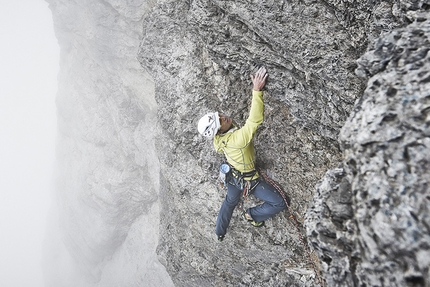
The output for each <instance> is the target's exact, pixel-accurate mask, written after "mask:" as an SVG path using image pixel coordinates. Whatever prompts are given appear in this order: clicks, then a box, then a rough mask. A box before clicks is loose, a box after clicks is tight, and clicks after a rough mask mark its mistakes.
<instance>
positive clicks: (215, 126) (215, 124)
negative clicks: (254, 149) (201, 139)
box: [197, 112, 233, 138]
mask: <svg viewBox="0 0 430 287" xmlns="http://www.w3.org/2000/svg"><path fill="white" fill-rule="evenodd" d="M232 125H233V120H232V119H231V118H229V117H227V116H224V115H219V114H218V112H214V113H208V114H206V115H204V116H203V117H202V118H201V119H200V120H199V123H198V125H197V129H198V130H199V133H200V134H201V135H203V136H205V137H207V138H213V137H214V136H215V135H216V134H217V133H221V134H222V133H225V132H226V131H228V130H229V129H230V128H231V127H232Z"/></svg>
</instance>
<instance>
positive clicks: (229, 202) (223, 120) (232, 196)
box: [198, 67, 286, 241]
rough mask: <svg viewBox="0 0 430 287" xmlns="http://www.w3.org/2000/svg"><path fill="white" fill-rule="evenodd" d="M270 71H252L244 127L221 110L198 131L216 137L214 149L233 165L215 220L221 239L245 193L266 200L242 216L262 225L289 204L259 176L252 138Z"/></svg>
mask: <svg viewBox="0 0 430 287" xmlns="http://www.w3.org/2000/svg"><path fill="white" fill-rule="evenodd" d="M266 79H267V72H266V69H265V68H264V67H261V68H260V69H259V70H258V71H257V73H256V74H255V76H253V75H251V80H252V83H253V91H252V103H251V110H250V113H249V117H248V119H247V120H246V123H245V125H244V126H243V127H242V128H238V127H236V126H235V125H234V124H233V120H232V119H231V118H229V117H227V116H225V115H220V114H218V112H214V113H208V114H206V115H204V116H203V117H202V118H201V119H200V120H199V123H198V131H199V133H200V134H202V135H203V136H205V137H207V138H213V143H214V147H215V150H216V151H217V152H220V153H224V155H225V157H226V159H227V162H228V163H229V165H230V168H231V172H230V173H229V174H228V175H227V178H226V184H227V195H226V197H225V199H224V202H223V203H222V205H221V209H220V210H219V213H218V218H217V222H216V231H215V233H216V235H217V236H218V240H219V241H222V240H223V239H224V236H225V234H226V233H227V228H228V226H229V224H230V219H231V217H232V214H233V210H234V208H235V207H236V205H237V204H238V203H239V200H240V198H241V196H242V194H244V196H246V195H247V194H248V193H252V194H254V196H255V197H257V198H259V199H261V200H263V201H264V203H263V204H261V205H258V206H255V207H252V208H249V209H248V210H246V211H244V212H243V213H242V216H243V217H244V218H245V219H246V220H247V221H248V222H249V223H250V224H252V225H253V226H255V227H260V226H263V225H264V221H265V220H266V219H268V218H270V217H272V216H274V215H275V214H277V213H278V212H280V211H282V210H284V209H285V208H286V203H285V201H284V198H283V197H282V196H281V194H279V192H278V191H277V190H276V189H275V188H274V187H273V186H272V185H270V184H268V183H267V182H265V181H262V180H260V174H259V173H258V172H257V170H256V167H255V152H254V144H253V142H252V140H253V138H254V135H255V132H256V130H257V127H258V126H259V125H260V124H261V123H262V122H263V113H264V103H263V91H262V89H263V88H264V86H265V84H266Z"/></svg>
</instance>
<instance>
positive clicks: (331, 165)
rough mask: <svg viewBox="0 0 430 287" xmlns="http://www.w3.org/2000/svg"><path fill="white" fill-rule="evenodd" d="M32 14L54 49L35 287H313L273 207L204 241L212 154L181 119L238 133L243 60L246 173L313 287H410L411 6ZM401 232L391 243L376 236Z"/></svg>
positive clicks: (166, 2) (59, 9)
mask: <svg viewBox="0 0 430 287" xmlns="http://www.w3.org/2000/svg"><path fill="white" fill-rule="evenodd" d="M48 2H49V3H50V8H51V10H52V11H53V17H54V22H55V30H56V35H57V37H58V40H59V44H60V47H61V63H60V65H61V70H60V74H59V92H58V96H57V106H58V126H59V139H58V156H57V158H58V181H57V184H56V189H57V193H56V198H57V200H56V202H57V207H58V208H57V209H58V214H59V216H58V217H59V222H57V223H53V225H52V226H51V230H56V229H58V230H57V231H59V233H57V236H58V237H55V234H54V232H51V233H48V234H49V235H51V238H50V239H51V241H50V243H51V244H49V248H50V249H49V251H50V256H49V258H48V260H47V261H48V262H49V264H48V266H49V268H47V269H48V270H49V272H47V274H48V276H47V277H48V278H49V279H48V283H49V284H48V286H172V285H175V286H199V287H200V286H317V285H318V280H317V278H316V277H315V276H316V275H315V273H314V269H313V267H312V264H311V262H310V261H309V258H308V254H307V253H306V252H305V251H304V246H303V244H302V242H301V240H300V236H299V233H298V231H297V230H296V227H295V225H294V221H293V220H291V219H290V214H289V212H288V211H286V212H283V213H281V214H279V215H277V216H276V217H274V218H273V219H270V220H268V221H267V222H266V226H265V227H264V228H261V229H255V228H252V227H251V226H250V225H248V224H247V223H246V222H244V221H243V220H241V219H240V216H239V211H237V212H235V213H234V215H233V219H232V222H231V225H230V228H229V230H228V234H227V236H226V239H225V241H224V242H222V243H219V242H217V241H216V237H215V234H214V228H215V219H216V215H217V212H218V209H219V207H220V205H221V203H222V200H223V198H224V196H225V190H224V189H222V188H221V187H219V186H218V185H217V183H216V177H217V170H218V165H219V164H220V163H221V162H222V161H223V158H222V156H220V155H217V154H215V152H214V151H213V148H212V144H211V143H210V142H208V141H206V140H204V139H203V138H202V137H200V136H199V135H198V134H197V131H196V122H197V120H198V118H199V117H200V116H201V115H203V114H204V113H206V112H208V111H210V110H218V111H220V112H223V113H225V114H227V115H231V116H233V118H234V119H235V120H236V122H237V123H238V124H243V123H244V121H245V120H246V117H247V115H248V109H249V104H250V95H251V81H250V78H249V74H250V73H251V72H252V71H255V69H256V68H257V67H258V66H260V65H264V66H266V68H267V69H268V71H269V74H270V76H269V79H268V83H267V87H266V91H265V96H264V97H265V104H266V107H265V122H264V124H263V125H262V126H261V127H260V128H259V131H258V133H257V136H256V139H255V146H256V150H257V155H258V158H259V165H260V166H261V167H263V168H264V169H265V170H266V171H267V173H268V174H269V175H270V176H271V177H272V178H273V179H275V180H276V181H278V182H279V183H280V184H281V185H282V186H283V187H284V189H285V191H286V193H287V194H288V195H289V196H290V197H291V199H292V206H291V207H292V209H293V210H294V212H295V215H296V217H297V218H298V220H299V221H300V225H299V232H300V233H301V234H302V235H303V236H304V237H305V241H306V242H309V243H310V246H311V247H312V249H311V254H310V256H311V260H312V262H313V263H314V265H315V266H316V268H317V270H318V271H320V272H321V277H322V278H323V279H324V280H325V282H326V285H327V286H335V285H337V286H362V285H360V284H366V285H369V286H370V285H376V286H378V285H377V284H379V286H390V285H389V284H391V283H392V282H394V283H393V284H398V286H401V284H402V283H406V284H418V285H415V286H420V285H419V284H421V285H423V284H424V286H425V284H428V282H429V280H428V264H427V263H426V261H425V260H426V258H427V256H426V255H427V253H426V252H427V251H426V250H427V247H426V244H427V242H428V238H427V237H426V236H427V235H426V233H425V232H426V228H428V222H427V221H428V220H427V217H426V211H428V204H427V201H426V200H428V198H427V197H426V190H425V189H424V188H427V185H426V184H427V182H428V177H427V178H426V174H425V171H426V165H428V160H427V159H428V157H426V155H427V153H426V147H427V146H428V141H427V139H428V119H427V118H428V117H427V113H428V109H427V104H428V103H427V100H428V96H426V95H425V90H424V89H423V88H422V87H423V85H427V83H428V81H427V80H426V79H427V74H426V73H425V70H426V69H427V70H428V67H427V62H428V61H427V59H428V58H427V54H426V53H427V52H426V50H425V48H424V49H422V48H421V47H426V46H425V45H427V44H428V43H427V42H425V39H427V38H426V37H427V36H426V35H427V34H426V33H427V32H426V29H427V28H425V27H426V25H427V24H425V23H427V22H426V21H427V20H426V19H427V16H425V15H424V16H420V15H421V14H420V13H421V12H423V11H424V10H426V9H428V8H429V7H430V4H429V3H427V2H426V1H403V0H399V1H365V2H364V1H354V0H351V1H337V0H335V1H331V0H327V1H315V0H305V1H296V0H292V1H270V0H265V1H221V0H212V1H209V0H195V1H184V0H181V1H172V0H159V1H155V0H154V1H137V0H127V1H120V0H109V1H51V0H49V1H48ZM414 21H415V22H416V23H415V24H412V25H410V26H407V25H408V24H410V23H412V22H414ZM420 25H422V26H420ZM402 27H406V28H402ZM418 30H423V31H424V32H423V33H421V32H417V31H418ZM390 31H395V32H392V34H390V33H389V32H390ZM414 31H415V32H414ZM386 33H388V34H386ZM381 35H385V36H381ZM390 35H391V36H390ZM403 35H404V36H403ZM408 35H409V37H410V38H411V39H414V41H411V45H415V46H407V45H409V41H408V40H407V39H409V38H408ZM390 37H391V38H390ZM402 37H404V38H402ZM387 39H388V40H387ZM399 39H401V40H399ZM398 41H400V42H402V41H403V42H402V43H400V42H398ZM413 43H414V44H413ZM397 47H402V49H400V48H397ZM414 47H415V48H414ZM414 49H415V50H414ZM366 50H369V52H368V53H366V54H364V53H365V52H366ZM405 51H407V52H405ZM363 54H364V55H363ZM412 59H413V60H412ZM426 61H427V62H426ZM399 63H400V64H399ZM417 63H421V64H422V65H421V66H420V65H419V64H417ZM399 65H400V66H401V67H403V68H401V67H400V66H399ZM402 65H403V66H402ZM411 67H412V68H411ZM411 71H412V72H411ZM357 75H358V76H357ZM377 77H381V78H380V79H377V80H376V78H377ZM369 78H370V80H369ZM417 79H422V80H421V82H413V81H414V80H417ZM368 80H369V83H368ZM366 86H367V88H366ZM389 86H390V87H391V88H388V87H389ZM404 87H405V89H406V91H408V92H404V90H403V88H404ZM387 92H388V93H387ZM375 94H376V95H379V97H375ZM406 94H408V95H415V94H416V99H412V96H402V95H406ZM387 95H388V96H387ZM399 97H407V98H408V99H409V98H410V101H408V102H407V103H408V105H406V106H403V103H404V101H403V100H401V101H400V102H399ZM413 100H415V102H413ZM405 110H408V111H409V112H408V114H407V115H403V112H404V111H405ZM414 113H415V114H414ZM416 121H417V122H416ZM380 123H382V125H381V124H380ZM408 127H413V128H412V129H408ZM415 128H417V129H418V130H415ZM372 131H373V133H372ZM339 136H340V138H339ZM426 137H427V139H426ZM339 139H340V140H339ZM400 139H407V140H409V139H410V140H411V141H412V142H413V144H412V145H408V143H409V142H408V143H406V141H402V140H400ZM402 150H403V153H402V152H401V151H402ZM405 150H406V151H407V152H405ZM385 152H386V154H385ZM405 159H406V161H407V164H406V162H405ZM374 161H375V162H374ZM412 163H413V164H412ZM382 167H384V168H385V169H384V168H382ZM378 168H379V170H378ZM381 168H382V169H381ZM403 168H405V169H406V171H407V173H405V174H404V175H403V176H402V177H399V176H397V173H398V172H399V171H402V170H403ZM381 170H382V171H381ZM366 171H367V172H366ZM408 174H409V175H410V176H409V175H408ZM373 175H374V176H373ZM387 182H388V186H390V187H391V188H392V190H390V189H389V188H388V189H384V188H382V187H381V188H380V189H374V193H375V194H373V193H369V191H368V190H367V189H369V188H374V187H375V186H378V184H379V185H380V186H385V185H384V184H385V183H387ZM409 184H412V185H409ZM315 186H316V188H315ZM401 186H403V187H404V190H405V192H404V194H399V195H396V196H394V197H389V196H388V193H390V192H391V193H390V195H392V193H395V192H394V191H393V190H397V189H396V188H400V187H401ZM414 188H421V189H422V190H421V193H420V192H419V191H412V190H414ZM414 196H416V197H417V198H418V199H419V200H418V199H416V202H412V201H413V200H415V199H414ZM378 200H379V201H378ZM384 200H385V201H384ZM386 201H388V203H387V202H386ZM256 203H258V202H256V200H255V199H253V198H251V201H250V202H245V203H244V205H245V206H248V205H251V204H256ZM309 203H311V206H310V208H309V210H308V206H309ZM413 204H418V210H420V212H415V213H414V212H412V213H411V212H410V210H409V209H408V208H411V206H414V207H417V206H416V205H413ZM403 207H405V208H406V209H402V208H403ZM392 208H394V209H393V211H392V210H391V209H392ZM396 208H397V209H396ZM387 210H388V211H390V212H392V213H393V214H394V215H387V214H389V212H388V211H387ZM421 211H422V212H421ZM384 212H385V213H384ZM402 212H403V213H405V214H406V215H405V214H403V213H402ZM390 216H391V217H390ZM393 216H394V217H396V218H399V222H397V221H396V222H395V224H393V218H394V217H393ZM402 216H403V217H402ZM303 218H306V221H305V223H304V225H303ZM390 220H391V221H390ZM408 221H410V223H411V226H412V227H411V228H410V229H408V228H407V227H405V229H404V230H407V232H406V234H407V236H406V235H403V236H404V240H403V241H401V242H399V243H397V242H396V244H391V243H394V242H393V241H386V240H385V239H384V240H385V241H384V240H381V239H380V238H379V237H382V236H380V235H381V234H382V233H384V232H387V233H390V232H392V233H390V234H391V235H392V234H394V235H398V233H396V232H398V230H402V229H401V228H402V226H403V225H401V224H406V225H408ZM381 222H382V223H381ZM426 224H427V225H426ZM377 228H382V229H381V231H380V230H377V231H375V229H377ZM396 228H397V229H396ZM398 228H400V229H398ZM394 229H395V230H396V231H395V230H394ZM415 231H417V232H418V233H416V232H415ZM58 234H59V235H58ZM402 234H403V233H402ZM427 234H428V230H427ZM389 238H390V239H392V236H390V237H389ZM411 240H416V242H412V241H411ZM387 244H391V245H392V248H391V249H387ZM156 246H157V250H155V247H156ZM314 250H315V251H314ZM405 254H406V255H407V256H404V255H405ZM376 255H378V256H376ZM402 256H403V257H402ZM399 258H401V259H399ZM396 259H397V261H396ZM160 263H161V264H162V265H161V264H160ZM426 264H427V267H426ZM166 271H167V272H166ZM380 276H385V277H386V278H390V280H391V281H381V280H379V277H380ZM385 277H384V278H385ZM408 278H409V279H408ZM378 280H379V281H378ZM384 280H386V279H384ZM387 280H388V279H387ZM402 280H403V281H402ZM388 282H390V283H388Z"/></svg>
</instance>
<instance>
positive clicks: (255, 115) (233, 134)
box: [214, 91, 264, 179]
mask: <svg viewBox="0 0 430 287" xmlns="http://www.w3.org/2000/svg"><path fill="white" fill-rule="evenodd" d="M263 119H264V102H263V92H262V91H252V103H251V110H250V112H249V117H248V119H247V120H246V123H245V125H244V126H243V127H242V128H240V129H238V128H236V127H235V128H232V129H230V130H229V131H227V132H226V133H224V134H220V135H215V137H214V147H215V150H216V151H217V152H219V153H224V155H225V157H226V159H227V161H228V163H229V164H231V165H232V166H233V167H234V168H235V169H237V170H238V171H240V172H250V171H253V170H254V169H255V151H254V144H253V142H252V139H253V138H254V135H255V132H256V130H257V128H258V126H259V125H260V124H261V123H262V122H263ZM258 176H259V175H258V173H257V174H256V175H255V176H253V177H252V179H255V178H257V177H258Z"/></svg>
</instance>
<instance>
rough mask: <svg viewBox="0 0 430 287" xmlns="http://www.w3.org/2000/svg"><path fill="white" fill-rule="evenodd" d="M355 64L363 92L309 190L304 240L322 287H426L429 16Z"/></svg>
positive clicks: (386, 38) (429, 276)
mask: <svg viewBox="0 0 430 287" xmlns="http://www.w3.org/2000/svg"><path fill="white" fill-rule="evenodd" d="M415 18H416V21H415V22H414V23H413V24H411V25H409V26H407V27H406V28H403V29H397V30H395V31H393V32H391V33H388V34H384V35H383V36H381V37H380V38H379V39H377V40H376V41H375V42H374V43H373V44H372V45H370V47H369V51H368V52H367V53H366V54H364V55H363V56H362V57H361V58H360V59H359V61H358V64H359V67H358V69H357V74H358V75H363V76H367V77H368V78H369V80H368V85H367V88H366V90H365V92H364V94H363V96H362V97H361V99H360V101H359V102H358V103H357V105H356V106H355V108H354V111H353V113H352V114H351V117H350V118H349V119H348V121H347V122H346V123H345V125H344V127H343V128H342V131H341V133H340V143H341V145H342V149H343V154H344V160H343V163H342V164H341V165H340V166H339V168H338V169H333V170H330V171H329V172H327V174H326V176H325V177H324V178H323V180H321V181H320V182H319V184H318V186H317V189H316V193H315V196H314V200H313V205H312V207H311V208H310V210H309V213H308V216H307V233H308V236H309V238H310V240H311V242H312V244H313V246H314V247H315V249H316V250H318V253H319V255H320V258H321V259H322V267H323V270H324V273H325V274H326V275H325V277H326V280H327V285H328V286H429V284H430V273H429V266H430V261H429V258H430V257H429V255H430V232H429V226H430V225H429V223H430V221H429V220H430V217H429V209H430V193H429V182H430V173H429V167H430V125H429V124H430V115H429V112H430V81H429V79H430V78H429V75H430V74H429V71H430V56H429V54H428V51H429V49H430V45H429V44H430V14H428V13H427V14H417V15H415Z"/></svg>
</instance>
